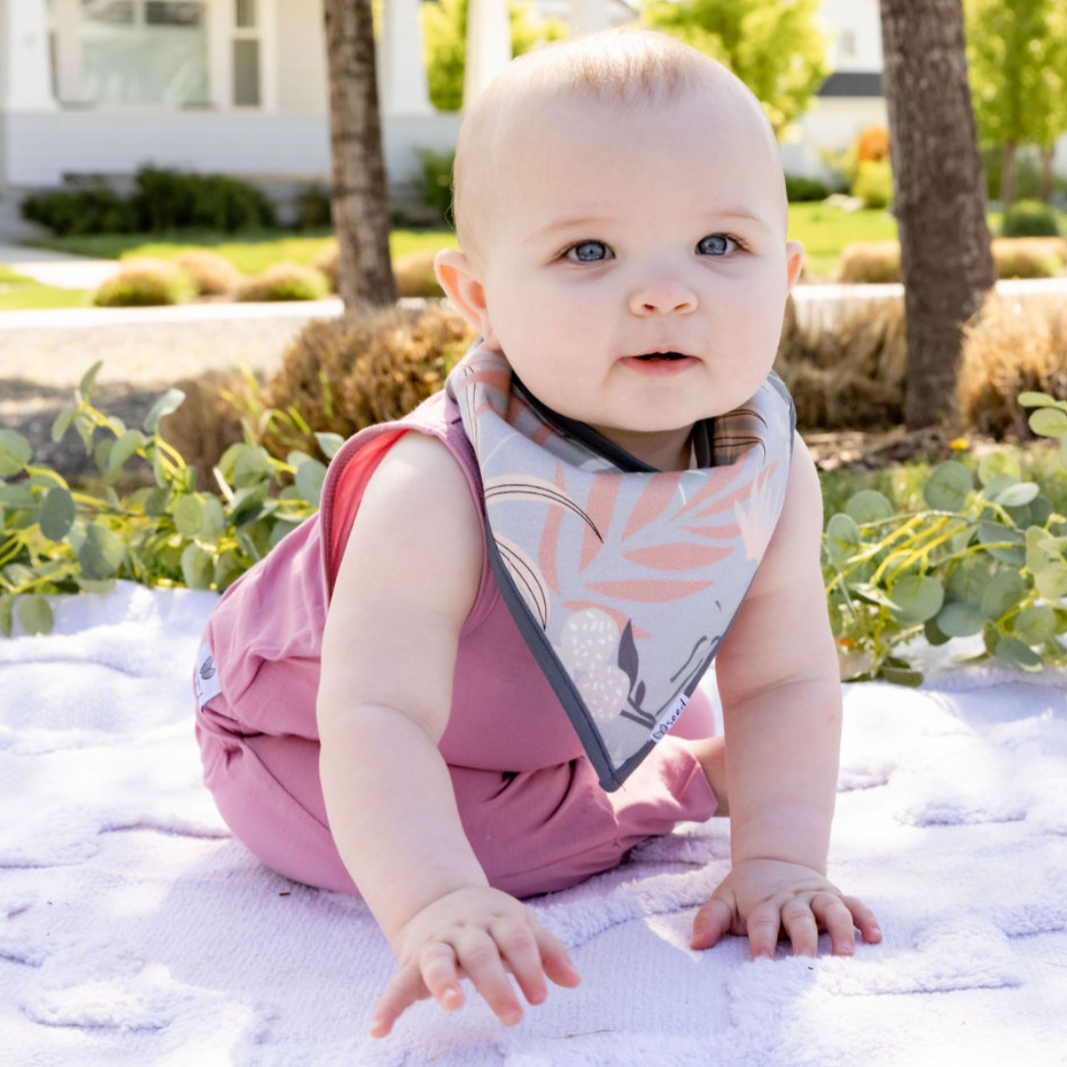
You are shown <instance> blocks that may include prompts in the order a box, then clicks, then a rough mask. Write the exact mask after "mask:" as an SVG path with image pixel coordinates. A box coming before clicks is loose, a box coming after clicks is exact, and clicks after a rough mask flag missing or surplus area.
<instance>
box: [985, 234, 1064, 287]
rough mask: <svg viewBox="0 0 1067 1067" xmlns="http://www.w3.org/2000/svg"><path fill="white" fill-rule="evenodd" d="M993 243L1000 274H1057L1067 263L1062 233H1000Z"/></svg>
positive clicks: (1024, 276)
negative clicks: (1021, 235)
mask: <svg viewBox="0 0 1067 1067" xmlns="http://www.w3.org/2000/svg"><path fill="white" fill-rule="evenodd" d="M992 247H993V262H994V263H995V264H996V268H997V277H998V278H1054V277H1055V276H1056V275H1057V274H1059V273H1060V272H1061V271H1062V270H1063V267H1064V265H1065V264H1067V240H1065V239H1064V238H1062V237H998V238H997V239H996V240H994V241H993V246H992Z"/></svg>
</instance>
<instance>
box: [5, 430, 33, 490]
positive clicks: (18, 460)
mask: <svg viewBox="0 0 1067 1067" xmlns="http://www.w3.org/2000/svg"><path fill="white" fill-rule="evenodd" d="M32 458H33V449H32V448H30V442H29V441H27V440H26V438H25V437H23V436H22V434H20V433H17V432H16V431H15V430H0V478H10V477H11V476H12V475H13V474H18V473H19V471H21V470H23V469H24V468H25V466H26V464H27V463H29V462H30V460H31V459H32Z"/></svg>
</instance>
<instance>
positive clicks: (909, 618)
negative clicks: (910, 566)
mask: <svg viewBox="0 0 1067 1067" xmlns="http://www.w3.org/2000/svg"><path fill="white" fill-rule="evenodd" d="M890 597H891V599H892V601H893V604H894V606H895V609H896V610H895V614H896V616H897V618H898V619H900V621H901V622H925V621H926V620H927V619H931V618H933V617H934V616H935V615H936V614H937V613H938V612H939V611H940V610H941V605H942V603H943V602H944V599H945V590H944V588H943V587H942V585H941V583H940V582H939V581H937V579H936V578H929V577H926V576H924V575H921V574H906V575H905V576H904V577H903V578H899V579H898V580H897V581H895V582H894V583H893V590H892V592H891V593H890Z"/></svg>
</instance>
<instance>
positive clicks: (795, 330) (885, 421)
mask: <svg viewBox="0 0 1067 1067" xmlns="http://www.w3.org/2000/svg"><path fill="white" fill-rule="evenodd" d="M775 370H777V371H778V373H779V374H780V375H781V377H782V380H783V381H784V382H785V384H786V386H787V387H788V388H789V391H790V392H791V393H792V394H793V402H794V403H795V405H796V410H797V425H798V427H799V428H800V429H801V430H840V429H871V430H873V429H885V428H888V427H891V426H895V425H897V424H899V422H900V421H901V420H902V418H903V415H904V383H905V378H906V374H907V341H906V338H905V334H904V301H903V299H901V298H896V299H892V300H878V301H875V300H869V301H862V302H860V301H850V302H848V303H845V304H844V305H843V306H841V307H840V308H837V309H835V310H834V311H833V313H832V317H831V318H830V320H829V321H828V322H823V321H820V320H813V321H811V322H808V323H805V324H801V323H800V322H798V320H797V316H796V309H795V307H794V304H793V301H792V299H790V300H789V301H788V302H787V304H786V315H785V320H784V323H783V326H782V336H781V341H780V343H779V346H778V357H777V360H776V361H775Z"/></svg>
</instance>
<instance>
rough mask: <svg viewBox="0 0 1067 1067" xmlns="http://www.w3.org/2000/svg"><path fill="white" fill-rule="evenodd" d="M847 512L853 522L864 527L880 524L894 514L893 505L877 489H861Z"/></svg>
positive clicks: (846, 509) (849, 503)
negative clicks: (872, 523)
mask: <svg viewBox="0 0 1067 1067" xmlns="http://www.w3.org/2000/svg"><path fill="white" fill-rule="evenodd" d="M845 511H847V512H848V514H849V516H850V518H852V519H853V521H855V522H857V523H859V525H860V526H862V525H863V524H864V523H867V522H879V521H881V520H882V519H888V518H890V517H891V516H892V514H893V505H892V504H890V503H889V501H888V500H887V499H886V498H885V497H884V496H883V495H882V494H881V493H879V492H878V491H877V490H875V489H861V490H860V491H859V492H858V493H856V494H855V496H853V497H852V499H851V500H849V502H848V504H847V506H846V507H845Z"/></svg>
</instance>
